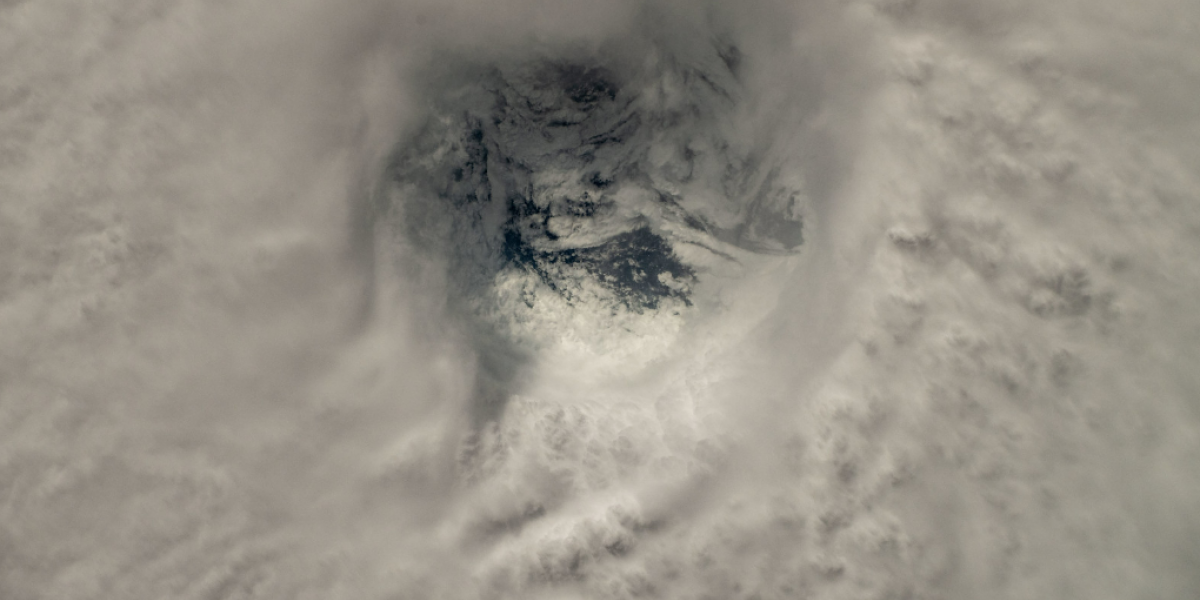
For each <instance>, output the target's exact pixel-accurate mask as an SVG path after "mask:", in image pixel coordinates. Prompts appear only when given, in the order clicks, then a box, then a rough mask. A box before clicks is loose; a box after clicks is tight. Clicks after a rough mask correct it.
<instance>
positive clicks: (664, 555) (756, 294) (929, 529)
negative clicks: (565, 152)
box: [0, 0, 1200, 599]
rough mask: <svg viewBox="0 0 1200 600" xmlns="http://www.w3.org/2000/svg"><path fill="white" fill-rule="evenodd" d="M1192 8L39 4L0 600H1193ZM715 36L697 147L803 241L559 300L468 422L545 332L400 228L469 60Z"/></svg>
mask: <svg viewBox="0 0 1200 600" xmlns="http://www.w3.org/2000/svg"><path fill="white" fill-rule="evenodd" d="M1084 8H1087V10H1086V11H1085V10H1084ZM1084 12H1088V13H1089V14H1088V15H1083V14H1082V13H1084ZM1197 18H1198V16H1197V15H1196V14H1195V10H1194V9H1192V8H1191V7H1190V5H1188V4H1187V3H1184V2H1166V1H1164V2H1154V3H1150V4H1141V5H1138V6H1136V7H1134V6H1128V5H1126V4H1123V3H1115V2H1112V3H1099V4H1088V6H1087V7H1079V6H1073V5H1056V6H1040V5H1038V6H1035V5H1034V3H982V2H978V3H947V2H937V1H934V0H917V1H915V2H886V1H877V2H861V3H833V2H828V3H822V2H818V3H808V4H804V5H799V6H792V5H790V4H785V3H772V2H757V3H752V4H745V3H737V4H736V5H734V4H733V3H726V4H718V3H710V4H695V3H684V2H659V3H637V2H613V3H607V4H600V3H589V2H568V3H562V2H557V3H550V2H532V1H531V2H502V3H497V2H491V3H452V4H446V3H433V2H406V3H385V2H373V3H366V4H362V5H357V6H354V7H347V6H342V5H337V6H334V5H331V4H327V3H321V2H316V1H309V2H294V3H290V4H289V5H288V6H287V7H284V6H276V5H271V6H266V5H263V6H249V5H243V6H227V5H219V4H201V3H189V2H176V3H156V2H149V1H148V2H129V3H121V4H114V5H113V6H108V7H96V6H90V5H89V6H87V7H83V6H82V5H80V4H78V3H74V2H65V1H64V2H55V1H49V0H48V1H45V2H25V3H18V4H11V5H7V6H4V7H3V8H0V56H6V57H12V60H5V61H3V64H2V65H0V198H3V200H0V332H3V335H0V596H3V597H5V598H56V599H58V598H63V599H73V598H80V599H82V598H164V597H171V598H342V597H344V598H540V597H546V598H572V597H578V598H634V597H653V598H706V597H712V598H762V599H765V598H798V597H810V598H851V597H853V598H863V597H868V598H887V597H906V596H911V597H930V598H954V597H964V596H966V597H981V598H1014V597H1088V598H1114V599H1116V598H1130V597H1144V598H1184V597H1192V596H1195V595H1197V593H1200V580H1197V578H1196V575H1195V573H1197V572H1200V565H1197V564H1196V559H1195V557H1196V556H1200V549H1198V548H1197V547H1196V542H1195V540H1196V539H1200V537H1198V536H1197V534H1198V533H1200V531H1198V529H1200V523H1198V521H1197V517H1196V516H1195V511H1194V510H1191V507H1192V506H1194V505H1195V503H1196V500H1197V499H1198V498H1200V478H1198V476H1197V472H1196V470H1195V469H1194V465H1195V464H1197V462H1196V461H1197V459H1200V456H1198V455H1200V441H1198V438H1197V431H1198V430H1200V427H1198V425H1200V422H1198V417H1197V414H1198V413H1197V410H1198V406H1197V404H1196V402H1197V401H1196V398H1197V397H1200V393H1198V392H1200V382H1198V381H1197V379H1196V377H1195V375H1193V369H1192V368H1191V364H1190V363H1191V362H1192V360H1191V357H1192V356H1195V355H1196V354H1197V352H1198V351H1200V338H1198V337H1197V335H1198V334H1197V331H1200V319H1198V317H1200V312H1197V310H1196V309H1195V308H1194V301H1193V299H1194V297H1195V293H1196V292H1197V290H1198V289H1200V267H1197V266H1196V261H1195V260H1194V258H1195V257H1196V256H1197V255H1200V248H1198V247H1197V245H1198V242H1197V238H1196V236H1195V232H1196V231H1198V230H1200V227H1198V226H1200V212H1198V211H1197V210H1196V208H1195V207H1196V206H1200V204H1197V202H1196V200H1197V194H1198V193H1200V181H1197V175H1196V173H1200V169H1198V168H1197V167H1200V164H1198V163H1200V157H1198V155H1197V154H1196V151H1195V147H1196V146H1195V144H1196V140H1197V139H1198V137H1197V132H1198V127H1200V125H1198V123H1200V120H1198V119H1197V117H1198V115H1197V113H1196V109H1195V108H1194V107H1193V106H1192V105H1191V104H1190V103H1189V102H1188V101H1187V99H1188V98H1190V97H1191V95H1192V94H1193V93H1194V92H1195V91H1196V90H1197V88H1198V87H1200V78H1198V77H1197V75H1196V74H1197V72H1198V71H1197V62H1196V60H1197V59H1195V58H1192V57H1191V55H1192V54H1195V53H1194V52H1190V48H1191V46H1194V42H1192V37H1190V36H1191V33H1189V30H1188V28H1189V27H1193V28H1194V26H1193V24H1194V23H1196V20H1197ZM1193 33H1194V32H1193ZM726 42H727V43H731V44H734V45H737V46H738V47H739V48H740V49H741V52H742V54H743V55H744V61H743V62H744V64H745V65H746V67H745V71H744V72H743V74H741V75H739V77H740V78H741V79H739V80H738V81H737V84H736V85H734V84H729V85H730V86H732V87H736V89H737V92H736V94H738V96H737V98H736V101H735V102H732V103H731V106H732V107H731V108H729V109H728V110H726V109H722V110H721V111H714V112H713V113H712V114H715V115H718V117H719V118H717V117H714V118H712V119H709V120H708V121H705V120H704V119H700V120H698V121H697V123H716V125H714V126H715V127H721V128H723V129H720V130H719V134H720V135H714V136H712V137H713V138H714V139H717V138H720V139H725V140H730V141H731V142H732V143H733V145H735V146H736V145H737V144H738V143H741V144H743V146H744V147H748V148H760V149H762V152H763V153H765V154H767V155H769V157H773V158H774V159H775V160H777V161H778V162H780V163H782V164H783V165H785V166H786V165H789V164H790V165H795V170H794V171H793V170H789V169H787V168H783V167H781V170H780V173H782V175H781V176H785V177H786V176H794V178H795V181H796V182H797V183H796V185H797V186H800V185H802V186H803V189H804V193H805V199H806V200H805V201H806V202H807V204H806V207H807V210H809V211H810V213H808V215H809V217H808V219H807V220H806V221H805V223H806V227H805V230H804V244H803V245H802V246H801V247H800V248H799V253H798V254H795V255H790V256H779V255H754V256H757V258H753V257H751V254H752V253H748V254H747V255H746V257H741V256H739V258H745V260H744V261H743V262H744V266H745V268H744V269H742V270H740V271H736V272H734V271H730V272H724V271H720V270H719V269H718V268H716V267H715V266H714V267H711V268H712V270H711V271H706V272H703V273H701V274H700V275H699V276H698V278H697V281H698V282H699V283H697V285H698V286H705V285H707V286H708V287H705V288H703V290H697V291H695V292H694V293H693V296H692V298H693V299H694V300H693V302H694V306H691V307H690V308H688V307H684V308H683V309H682V310H681V314H680V315H673V314H661V315H660V314H658V313H653V311H646V312H644V313H637V311H627V313H628V314H626V313H621V315H620V316H619V318H618V317H612V316H611V315H610V316H609V317H605V316H604V313H601V312H595V311H593V312H588V311H586V310H578V309H576V308H572V307H571V306H570V305H569V304H566V303H557V304H556V302H559V301H558V300H553V299H552V298H551V299H548V300H546V301H545V302H547V304H546V305H545V306H546V307H548V308H546V309H545V310H541V311H540V312H539V311H537V310H533V311H531V312H530V315H531V316H530V317H529V318H528V319H526V320H524V321H520V323H525V324H529V323H533V325H534V326H536V327H535V331H538V332H543V334H544V333H545V332H551V333H550V334H546V335H543V337H542V338H539V340H540V341H539V343H541V344H543V347H544V348H549V349H550V350H549V351H540V350H539V351H536V352H532V353H531V354H530V355H529V356H527V357H525V358H523V359H522V361H523V362H522V363H521V367H520V373H521V379H520V380H519V381H515V382H510V384H506V387H504V389H505V390H507V391H508V392H511V397H509V398H506V404H505V406H504V410H503V412H502V413H499V414H497V415H491V417H490V418H485V419H472V416H471V415H472V407H473V403H475V402H477V401H478V394H479V389H480V388H479V385H478V384H477V382H478V381H479V380H480V374H481V373H483V374H485V375H486V373H487V372H488V369H494V370H499V371H504V370H505V369H506V368H507V367H506V366H505V365H503V364H502V365H500V366H499V367H497V366H495V365H490V364H488V363H487V361H486V359H487V357H488V356H504V355H505V352H507V351H508V350H510V349H511V344H512V341H511V339H507V338H506V339H504V340H500V341H496V338H487V337H486V336H483V337H481V336H480V335H479V330H478V328H477V327H476V326H475V325H472V323H473V322H472V321H471V320H470V319H468V318H465V317H463V315H462V313H461V311H459V310H458V308H456V306H455V300H454V299H453V294H454V293H455V291H456V290H458V289H460V288H456V285H458V284H456V283H455V279H454V278H455V277H456V273H457V272H456V271H454V270H450V269H448V268H447V263H448V262H449V261H448V260H447V259H446V256H447V255H446V254H445V253H438V252H429V251H428V250H427V249H426V250H422V249H421V248H418V247H417V246H418V244H417V243H416V242H414V241H413V237H412V236H411V235H409V233H407V232H406V231H405V227H404V225H405V223H404V222H403V221H401V222H397V221H394V220H388V219H387V218H384V217H383V216H381V214H380V213H377V212H375V210H376V209H375V208H372V207H377V206H378V205H379V203H380V202H382V201H383V200H384V199H387V200H388V201H394V202H400V203H404V202H413V201H414V200H413V198H412V197H410V196H405V195H404V194H403V193H397V192H396V190H394V189H392V182H390V181H389V179H388V178H387V177H386V176H385V167H386V165H387V163H388V161H389V160H391V159H393V158H394V157H395V156H397V154H396V146H397V144H400V143H402V141H403V140H411V139H414V137H415V136H416V135H417V132H418V131H419V127H420V126H422V124H423V123H426V122H428V118H429V115H430V114H434V113H436V112H437V111H436V110H431V106H430V103H431V102H433V101H437V102H438V103H439V104H438V106H443V107H444V104H443V103H442V102H443V101H442V100H441V99H440V97H439V96H437V95H431V94H430V93H429V91H430V90H440V89H445V87H446V86H445V85H443V84H445V82H446V81H448V80H451V79H454V78H456V77H459V78H461V74H460V72H459V71H457V70H454V71H448V70H439V69H438V68H437V65H440V64H443V61H445V63H444V64H452V61H450V60H449V59H447V58H445V57H454V59H453V64H466V63H470V64H475V65H487V64H489V63H492V62H497V63H503V64H523V63H524V62H525V61H527V60H529V59H531V58H534V57H544V56H547V55H549V56H571V57H591V56H597V55H601V54H602V55H603V56H607V57H613V58H612V60H614V61H616V62H618V63H620V62H621V61H626V63H628V64H637V65H641V64H642V63H640V62H638V61H641V60H642V59H643V58H644V57H645V56H648V55H649V54H650V52H651V51H652V50H656V49H657V50H658V51H659V54H660V56H667V57H671V58H672V59H673V60H677V61H680V62H681V63H684V62H687V61H689V60H693V61H694V62H695V63H697V64H701V65H707V64H717V63H714V62H713V56H712V55H711V54H705V53H711V52H712V49H713V48H714V47H715V46H714V43H726ZM716 60H718V61H719V58H718V59H716ZM431 65H432V67H431ZM639 68H641V67H639ZM630 72H638V71H637V69H631V70H630ZM645 72H651V71H645ZM664 72H665V71H664ZM648 79H649V80H653V77H648ZM650 83H653V81H650ZM439 86H440V87H439ZM652 88H653V85H650V84H649V83H648V84H647V85H646V89H652ZM688 97H696V95H695V94H692V95H689V96H688ZM714 131H717V130H714ZM672 135H674V134H672ZM697 137H703V136H697ZM656 156H657V155H656ZM656 164H657V163H656ZM662 164H666V163H662ZM697 164H704V163H703V162H702V161H700V162H698V163H697ZM713 164H716V163H713ZM566 167H569V168H571V169H574V168H576V165H574V164H573V163H572V164H569V165H566ZM646 177H647V178H650V175H647V176H646ZM717 180H719V178H715V177H714V178H713V179H712V181H717ZM555 181H557V180H555ZM564 181H565V180H564ZM571 181H574V180H571ZM664 181H665V180H664ZM555 185H559V184H557V183H556V184H555ZM572 185H574V184H572ZM656 185H657V182H656ZM561 187H562V189H567V188H568V187H570V186H567V185H566V184H562V185H561ZM618 187H620V186H618ZM547 189H549V188H547ZM555 189H559V188H555ZM571 189H574V188H571ZM693 191H694V190H690V189H686V186H684V187H682V188H681V189H680V196H681V200H680V203H681V205H683V206H691V207H695V206H697V205H694V204H693V205H688V204H687V202H688V200H687V198H683V196H684V195H685V193H692V192H693ZM556 193H557V192H556ZM564 193H566V192H564ZM571 193H574V192H571ZM638 206H641V205H640V204H639V205H638ZM547 210H549V209H547ZM714 219H715V218H714ZM651 221H653V219H651ZM669 221H670V220H669V219H667V218H665V217H664V218H663V219H662V222H663V223H668V222H669ZM663 227H664V228H665V227H667V226H666V225H663ZM714 230H715V228H714ZM556 231H557V230H556ZM663 231H664V232H665V231H666V230H665V229H664V230H663ZM663 236H664V239H668V238H669V237H670V236H669V235H667V233H664V234H663ZM718 242H720V240H718ZM713 243H714V244H716V243H717V242H713ZM547 247H549V246H547ZM679 248H681V249H678V250H676V253H677V255H678V256H679V257H680V260H701V259H702V258H703V256H702V255H701V254H694V255H691V254H687V250H686V249H682V248H684V246H683V245H680V246H679ZM715 264H717V263H716V262H714V263H713V265H715ZM705 277H707V278H708V279H705ZM504 281H505V282H509V283H511V282H510V280H504ZM705 282H707V283H705ZM506 285H508V284H506ZM496 289H497V290H499V291H497V292H495V293H496V297H498V298H501V299H504V298H510V299H513V298H519V297H520V296H519V295H518V294H516V292H513V290H515V289H517V288H516V287H512V286H511V285H510V286H509V287H504V285H498V286H497V287H496ZM510 292H511V293H512V294H513V295H512V296H505V294H507V293H510ZM538 306H542V305H538ZM689 311H690V312H689ZM538 319H541V321H539V320H538ZM557 332H571V335H556V334H557ZM490 343H496V344H500V345H501V346H503V348H501V350H502V351H501V352H495V353H492V354H489V353H488V350H489V346H488V344H490Z"/></svg>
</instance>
